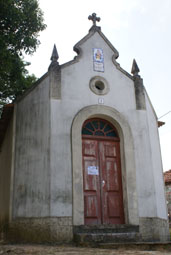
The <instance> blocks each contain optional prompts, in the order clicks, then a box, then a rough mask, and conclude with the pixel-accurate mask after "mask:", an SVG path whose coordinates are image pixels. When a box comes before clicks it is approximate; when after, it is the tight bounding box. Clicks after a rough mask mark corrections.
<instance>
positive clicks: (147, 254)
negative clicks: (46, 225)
mask: <svg viewBox="0 0 171 255" xmlns="http://www.w3.org/2000/svg"><path fill="white" fill-rule="evenodd" d="M7 254H8V255H19V254H20V255H27V254H29V255H33V254H36V255H83V254H84V255H96V254H98V255H169V254H170V255H171V251H169V250H165V249H161V248H160V250H158V251H149V250H143V251H142V250H135V249H129V248H128V249H126V248H119V249H101V248H88V247H83V248H82V247H74V246H71V245H70V246H63V245H58V246H47V245H0V255H7Z"/></svg>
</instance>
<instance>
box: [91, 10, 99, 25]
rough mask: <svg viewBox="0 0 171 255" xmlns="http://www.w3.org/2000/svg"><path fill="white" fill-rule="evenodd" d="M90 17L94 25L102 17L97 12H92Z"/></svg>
mask: <svg viewBox="0 0 171 255" xmlns="http://www.w3.org/2000/svg"><path fill="white" fill-rule="evenodd" d="M88 19H89V20H92V21H93V26H96V21H98V22H99V21H100V18H99V17H96V13H92V15H89V16H88Z"/></svg>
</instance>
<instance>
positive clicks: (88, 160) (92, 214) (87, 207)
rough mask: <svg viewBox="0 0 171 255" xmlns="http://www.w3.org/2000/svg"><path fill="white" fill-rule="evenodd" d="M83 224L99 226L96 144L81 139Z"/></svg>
mask: <svg viewBox="0 0 171 255" xmlns="http://www.w3.org/2000/svg"><path fill="white" fill-rule="evenodd" d="M83 178H84V211H85V212H84V213H85V224H101V201H100V177H99V164H98V142H97V141H94V140H88V139H86V140H84V139H83Z"/></svg>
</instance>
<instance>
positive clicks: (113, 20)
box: [25, 0, 171, 171]
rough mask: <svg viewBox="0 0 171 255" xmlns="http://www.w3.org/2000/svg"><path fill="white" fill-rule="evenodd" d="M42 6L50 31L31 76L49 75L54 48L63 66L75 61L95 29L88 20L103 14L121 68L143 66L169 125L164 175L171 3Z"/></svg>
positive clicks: (74, 1)
mask: <svg viewBox="0 0 171 255" xmlns="http://www.w3.org/2000/svg"><path fill="white" fill-rule="evenodd" d="M39 6H40V8H41V10H42V11H43V13H44V22H45V23H46V25H47V28H46V30H45V31H43V32H41V33H40V36H39V40H40V42H41V44H40V46H39V47H38V49H37V51H36V52H35V53H34V55H33V56H28V57H26V58H25V60H26V61H29V62H30V63H31V65H30V66H29V68H28V70H29V73H30V74H32V73H33V74H35V75H36V76H37V77H38V78H40V77H41V76H42V75H43V74H44V73H46V72H47V69H48V66H49V64H50V57H51V53H52V49H53V45H54V43H55V44H56V46H57V50H58V54H59V60H58V61H59V63H60V64H63V63H65V62H68V61H70V60H72V59H73V58H74V56H75V55H76V53H75V52H74V51H73V46H74V45H75V44H76V43H77V42H78V41H79V40H80V39H82V38H83V37H84V36H85V35H86V34H87V33H88V30H89V29H90V27H91V26H92V22H91V21H89V20H88V16H89V15H91V14H92V13H93V12H95V13H97V16H98V17H100V18H101V21H100V23H98V26H101V30H102V32H103V34H105V36H106V37H107V38H108V39H109V41H110V42H111V43H112V44H113V46H114V47H115V48H116V49H117V50H118V51H119V58H118V59H117V62H118V63H119V64H120V65H121V67H122V68H124V69H125V70H126V71H127V72H129V73H130V71H131V67H132V61H133V59H134V58H135V59H136V61H137V64H138V66H139V68H140V75H141V77H142V78H143V81H144V86H145V88H146V90H147V93H148V95H149V97H150V99H151V102H152V104H153V107H154V109H155V111H156V114H157V116H158V118H159V120H160V121H163V122H165V123H166V124H165V125H164V126H162V127H160V128H159V135H160V143H161V152H162V160H163V170H164V171H167V170H169V169H171V78H170V72H171V64H170V59H171V32H170V31H171V0H105V1H104V0H85V1H81V0H61V1H60V0H49V1H47V0H39ZM166 113H168V114H166ZM165 114H166V115H165ZM163 115H165V116H164V117H162V118H160V117H161V116H163Z"/></svg>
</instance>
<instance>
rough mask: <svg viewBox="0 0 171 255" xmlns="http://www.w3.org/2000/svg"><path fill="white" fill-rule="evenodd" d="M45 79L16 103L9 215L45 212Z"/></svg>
mask: <svg viewBox="0 0 171 255" xmlns="http://www.w3.org/2000/svg"><path fill="white" fill-rule="evenodd" d="M49 105H50V103H49V80H48V78H46V79H44V80H43V81H42V82H41V84H39V85H38V86H36V87H35V88H34V89H33V90H32V91H31V92H30V93H29V94H28V95H26V96H25V97H24V98H22V100H21V101H19V102H18V103H17V112H16V114H17V118H16V147H15V149H16V154H15V169H14V187H15V188H14V199H13V217H14V218H15V217H41V216H49V211H50V204H49V198H50V177H49V176H50V164H49V158H50V157H49V147H50V146H49V136H50V106H49Z"/></svg>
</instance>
